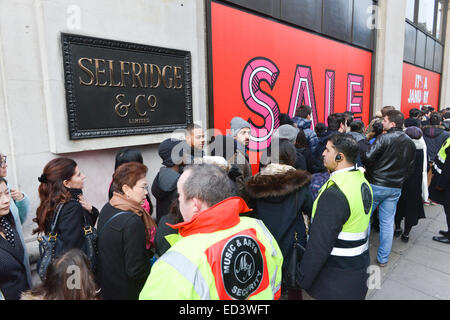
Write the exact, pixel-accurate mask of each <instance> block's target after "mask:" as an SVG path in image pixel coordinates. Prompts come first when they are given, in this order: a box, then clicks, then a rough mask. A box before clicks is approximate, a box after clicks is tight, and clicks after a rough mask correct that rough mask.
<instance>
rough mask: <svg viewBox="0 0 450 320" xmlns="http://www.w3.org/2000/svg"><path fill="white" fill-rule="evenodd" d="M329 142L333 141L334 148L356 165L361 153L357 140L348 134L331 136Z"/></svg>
mask: <svg viewBox="0 0 450 320" xmlns="http://www.w3.org/2000/svg"><path fill="white" fill-rule="evenodd" d="M328 141H331V143H332V144H333V146H334V148H335V149H336V150H337V151H338V152H340V153H343V154H344V156H345V159H346V160H347V161H348V162H350V163H352V164H355V163H356V158H357V157H358V152H359V146H358V143H357V142H356V140H355V138H353V137H352V136H351V135H350V134H348V133H335V134H333V135H331V137H330V138H329V139H328Z"/></svg>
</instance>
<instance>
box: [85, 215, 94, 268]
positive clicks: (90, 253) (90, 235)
mask: <svg viewBox="0 0 450 320" xmlns="http://www.w3.org/2000/svg"><path fill="white" fill-rule="evenodd" d="M83 219H84V226H83V232H84V236H85V238H86V241H85V242H84V250H83V251H84V253H86V255H87V257H88V259H89V262H90V265H91V270H92V272H94V273H95V271H96V270H97V255H98V249H97V238H98V236H97V229H95V227H93V226H91V225H90V224H89V222H88V220H87V219H86V213H85V212H84V210H83Z"/></svg>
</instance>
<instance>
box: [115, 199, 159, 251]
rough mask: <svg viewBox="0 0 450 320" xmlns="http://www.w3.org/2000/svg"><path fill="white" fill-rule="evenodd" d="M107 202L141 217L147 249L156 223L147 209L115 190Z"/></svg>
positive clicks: (151, 241) (151, 240)
mask: <svg viewBox="0 0 450 320" xmlns="http://www.w3.org/2000/svg"><path fill="white" fill-rule="evenodd" d="M109 203H110V204H111V206H113V207H114V208H117V209H120V210H123V211H131V212H133V213H134V214H136V215H138V216H139V217H141V218H142V222H144V226H145V231H146V239H147V249H149V248H150V247H151V246H152V245H153V242H154V239H155V231H156V223H155V221H154V220H153V218H152V216H151V215H150V214H149V213H148V212H147V211H145V209H144V208H142V206H141V205H140V204H139V203H137V202H135V201H133V200H131V199H127V197H126V196H125V195H123V194H120V193H117V192H113V196H112V198H111V200H109Z"/></svg>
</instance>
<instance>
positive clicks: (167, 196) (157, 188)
mask: <svg viewBox="0 0 450 320" xmlns="http://www.w3.org/2000/svg"><path fill="white" fill-rule="evenodd" d="M179 178H180V174H179V173H178V172H176V171H174V170H172V169H171V168H168V167H162V168H161V169H160V170H159V172H158V174H157V175H156V177H155V179H154V180H153V184H152V194H153V196H154V197H155V198H156V223H159V219H161V217H163V216H165V215H166V214H168V213H169V208H170V205H171V204H172V201H173V200H175V199H176V198H177V197H178V192H177V182H178V179H179Z"/></svg>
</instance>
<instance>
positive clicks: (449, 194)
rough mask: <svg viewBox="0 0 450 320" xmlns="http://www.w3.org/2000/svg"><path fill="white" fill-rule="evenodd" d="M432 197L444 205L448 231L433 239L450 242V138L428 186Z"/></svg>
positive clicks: (436, 160)
mask: <svg viewBox="0 0 450 320" xmlns="http://www.w3.org/2000/svg"><path fill="white" fill-rule="evenodd" d="M428 191H429V194H430V199H431V200H433V201H434V202H437V203H439V204H442V205H443V206H444V211H445V216H446V218H447V231H444V230H441V231H439V233H440V234H441V236H438V237H433V240H435V241H439V242H442V243H447V244H450V138H447V140H446V141H445V142H444V143H443V144H442V147H441V149H440V150H439V152H438V154H437V156H436V159H435V160H434V165H433V178H432V179H431V183H430V187H429V188H428Z"/></svg>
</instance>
